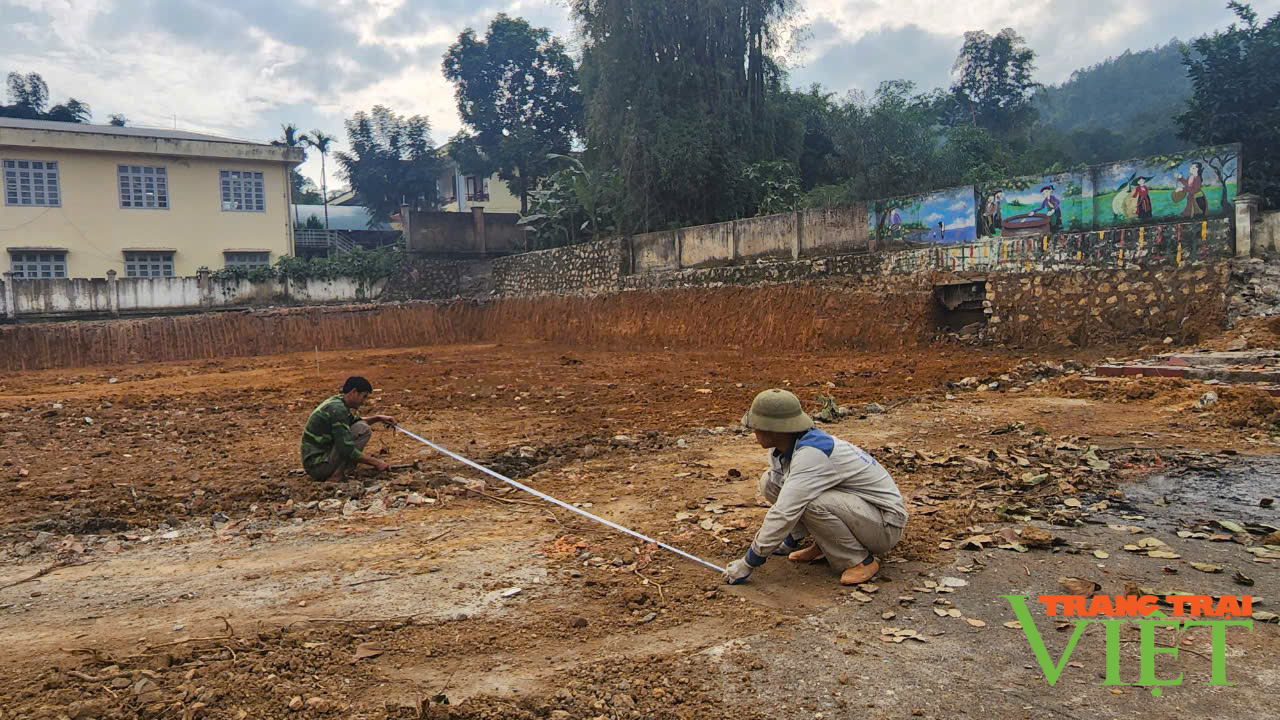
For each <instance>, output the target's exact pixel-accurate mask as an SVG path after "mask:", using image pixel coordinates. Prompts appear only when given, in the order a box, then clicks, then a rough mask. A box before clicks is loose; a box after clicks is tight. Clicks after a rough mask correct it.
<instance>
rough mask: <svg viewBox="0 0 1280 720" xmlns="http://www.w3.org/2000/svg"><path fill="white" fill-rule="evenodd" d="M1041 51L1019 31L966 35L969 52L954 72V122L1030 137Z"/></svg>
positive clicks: (964, 51) (958, 60) (958, 59)
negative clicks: (1037, 51)
mask: <svg viewBox="0 0 1280 720" xmlns="http://www.w3.org/2000/svg"><path fill="white" fill-rule="evenodd" d="M1035 57H1036V54H1035V51H1034V50H1032V49H1031V48H1029V47H1027V44H1026V41H1025V40H1023V39H1022V37H1021V36H1020V35H1018V33H1016V32H1014V31H1013V28H1005V29H1004V30H1001V31H1000V32H999V33H997V34H995V35H990V34H988V33H986V32H983V31H982V30H973V31H970V32H967V33H965V34H964V46H963V47H962V48H961V49H960V54H959V56H958V57H956V62H955V65H954V66H952V68H951V71H952V73H954V74H955V75H956V80H955V82H954V84H952V86H951V98H952V100H953V101H954V108H953V111H952V122H953V123H955V124H960V123H968V124H971V125H972V126H974V127H981V128H986V129H987V130H989V131H991V132H993V133H995V134H997V135H1002V136H1014V135H1019V134H1021V133H1024V132H1025V131H1026V129H1027V128H1029V127H1030V126H1031V124H1032V123H1033V122H1034V121H1035V118H1036V109H1035V107H1033V106H1032V103H1031V97H1032V95H1033V93H1034V92H1035V90H1036V88H1037V85H1036V83H1035V82H1033V81H1032V80H1031V74H1032V73H1033V72H1035V69H1036V66H1035Z"/></svg>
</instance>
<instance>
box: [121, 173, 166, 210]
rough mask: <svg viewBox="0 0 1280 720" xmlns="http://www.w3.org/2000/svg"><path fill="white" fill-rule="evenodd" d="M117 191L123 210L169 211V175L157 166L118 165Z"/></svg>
mask: <svg viewBox="0 0 1280 720" xmlns="http://www.w3.org/2000/svg"><path fill="white" fill-rule="evenodd" d="M116 189H117V191H118V193H119V198H118V200H119V202H120V209H122V210H168V209H169V207H170V204H171V203H170V201H171V199H172V198H171V196H170V195H169V173H168V170H167V169H166V168H163V167H159V166H155V165H117V166H116Z"/></svg>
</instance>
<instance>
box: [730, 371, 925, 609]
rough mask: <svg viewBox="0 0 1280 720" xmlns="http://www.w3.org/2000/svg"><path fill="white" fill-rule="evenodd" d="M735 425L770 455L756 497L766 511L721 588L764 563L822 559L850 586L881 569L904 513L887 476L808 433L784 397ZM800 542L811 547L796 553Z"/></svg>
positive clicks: (794, 402)
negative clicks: (808, 539) (879, 558)
mask: <svg viewBox="0 0 1280 720" xmlns="http://www.w3.org/2000/svg"><path fill="white" fill-rule="evenodd" d="M742 423H743V425H745V426H746V427H748V428H750V429H751V430H754V431H755V434H756V442H758V443H760V447H763V448H765V449H767V450H772V452H770V453H769V469H768V470H766V471H765V473H764V475H762V476H760V492H761V494H763V495H764V497H765V499H766V500H768V501H769V502H770V503H772V504H773V506H772V507H771V508H769V512H768V513H767V514H766V515H765V517H764V523H763V525H762V526H761V528H760V531H759V532H758V533H756V537H755V541H754V542H752V543H751V547H750V548H748V549H747V556H746V557H745V558H743V559H741V560H735V561H733V562H732V563H729V567H728V569H727V570H726V571H725V574H724V579H725V582H727V583H729V584H731V585H736V584H738V583H741V582H744V581H745V580H746V579H747V577H748V576H749V575H751V571H752V570H754V569H755V568H758V567H760V566H761V565H763V564H764V561H765V560H766V559H768V558H769V556H770V555H788V557H790V559H791V560H794V561H797V562H815V561H817V560H821V559H823V558H824V557H825V558H826V560H827V562H829V563H830V564H831V565H832V566H834V567H835V568H836V569H837V570H839V571H841V575H840V582H841V583H843V584H845V585H856V584H858V583H864V582H867V581H868V580H870V579H871V577H872V576H873V575H875V574H876V572H877V571H878V570H879V569H880V564H879V563H878V562H876V558H875V556H876V555H877V554H881V555H882V554H884V553H885V552H887V551H888V550H889V549H890V548H892V547H893V546H894V545H896V544H898V540H899V538H901V537H902V528H903V526H905V525H906V524H907V509H906V506H905V505H904V504H903V502H902V494H901V493H899V492H898V486H897V485H896V484H894V482H893V478H892V477H891V476H890V475H889V472H888V471H887V470H885V469H884V467H883V466H881V465H880V463H878V462H876V460H875V458H873V457H871V456H870V455H868V454H867V453H866V451H864V450H863V449H862V448H860V447H858V446H856V445H852V444H850V443H847V442H845V441H844V440H840V439H838V438H835V437H832V436H831V435H828V434H827V433H825V432H823V431H821V430H818V429H817V428H815V427H814V426H813V420H811V419H810V418H809V416H808V415H806V414H805V412H804V410H803V409H802V408H801V407H800V400H799V398H797V397H796V396H795V395H793V394H791V393H789V392H787V391H786V390H765V391H764V392H762V393H760V394H759V395H757V396H756V399H755V401H754V402H752V403H751V409H750V410H748V411H747V414H746V415H744V416H743V418H742ZM806 535H809V536H812V537H813V545H810V546H809V547H806V548H804V549H803V550H800V549H797V548H799V545H800V541H801V540H803V539H804V538H805V536H806Z"/></svg>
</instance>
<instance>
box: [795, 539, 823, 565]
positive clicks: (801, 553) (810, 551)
mask: <svg viewBox="0 0 1280 720" xmlns="http://www.w3.org/2000/svg"><path fill="white" fill-rule="evenodd" d="M824 557H826V555H823V554H822V548H820V547H818V544H817V543H814V544H812V545H810V546H809V547H807V548H804V549H803V550H797V551H795V552H793V553H791V554H790V555H788V556H787V559H788V560H791V561H792V562H818V561H819V560H821V559H822V558H824Z"/></svg>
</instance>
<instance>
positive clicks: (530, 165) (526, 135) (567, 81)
mask: <svg viewBox="0 0 1280 720" xmlns="http://www.w3.org/2000/svg"><path fill="white" fill-rule="evenodd" d="M443 65H444V75H445V77H446V78H448V79H449V80H450V81H452V82H453V84H454V86H455V95H456V97H457V101H458V113H459V114H460V115H461V116H462V122H463V123H464V124H465V125H466V129H464V130H463V131H462V132H461V133H459V134H458V135H457V136H456V137H454V138H453V141H452V145H451V148H452V156H453V158H454V160H455V161H457V162H458V164H459V166H460V167H461V168H462V169H463V171H464V172H467V173H468V174H474V175H479V176H481V177H488V176H489V175H491V174H493V173H494V172H497V174H498V177H499V178H501V179H502V180H503V181H504V182H505V183H506V184H507V187H508V188H510V190H511V194H512V195H515V196H516V197H518V198H520V211H521V212H528V209H529V190H531V189H532V188H535V187H537V185H538V181H539V180H540V179H541V178H543V177H545V176H546V174H547V173H548V172H549V169H550V165H549V161H548V155H549V154H552V153H558V154H564V153H567V152H569V149H570V146H571V144H572V141H573V137H574V135H575V133H577V131H578V123H579V120H580V118H581V114H582V98H581V96H580V95H579V93H578V74H577V69H576V68H575V67H574V65H573V60H572V58H570V57H569V54H568V52H566V51H565V47H564V43H562V42H561V41H560V40H559V39H558V38H555V37H552V35H551V31H550V30H548V29H546V28H534V27H531V26H530V25H529V23H528V22H527V21H525V20H524V19H522V18H512V17H510V16H508V15H506V14H505V13H499V14H498V16H497V17H496V18H494V20H493V22H492V23H490V25H489V30H488V32H487V33H486V34H485V37H484V39H483V40H481V39H478V38H477V37H476V33H475V30H473V29H471V28H467V29H466V30H464V31H463V32H462V34H461V35H459V36H458V40H457V42H455V43H454V44H453V45H452V46H451V47H450V48H449V50H448V52H446V53H445V56H444V63H443Z"/></svg>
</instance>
